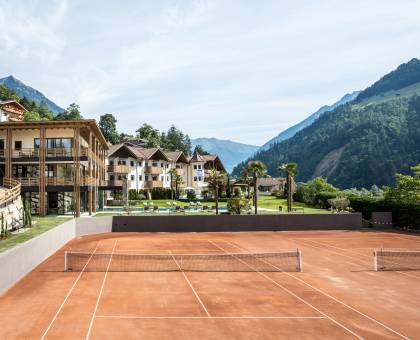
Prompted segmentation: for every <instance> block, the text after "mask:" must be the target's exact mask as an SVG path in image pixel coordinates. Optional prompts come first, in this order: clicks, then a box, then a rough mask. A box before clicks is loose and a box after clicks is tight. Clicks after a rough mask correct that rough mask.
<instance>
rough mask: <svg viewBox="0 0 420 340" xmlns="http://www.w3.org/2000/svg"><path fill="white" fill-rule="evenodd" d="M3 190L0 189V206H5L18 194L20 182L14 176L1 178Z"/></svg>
mask: <svg viewBox="0 0 420 340" xmlns="http://www.w3.org/2000/svg"><path fill="white" fill-rule="evenodd" d="M3 187H4V190H2V191H0V206H1V207H4V206H7V205H8V204H9V203H10V201H12V202H13V201H14V200H15V199H16V198H18V197H19V196H20V190H21V183H20V182H19V181H18V180H16V179H14V178H7V177H4V178H3Z"/></svg>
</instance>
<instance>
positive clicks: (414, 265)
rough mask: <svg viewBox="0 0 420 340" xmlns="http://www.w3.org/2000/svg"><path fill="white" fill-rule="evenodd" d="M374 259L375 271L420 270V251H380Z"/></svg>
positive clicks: (374, 255) (374, 254) (375, 252)
mask: <svg viewBox="0 0 420 340" xmlns="http://www.w3.org/2000/svg"><path fill="white" fill-rule="evenodd" d="M373 257H374V269H375V271H382V270H420V250H390V249H378V250H375V251H374V253H373Z"/></svg>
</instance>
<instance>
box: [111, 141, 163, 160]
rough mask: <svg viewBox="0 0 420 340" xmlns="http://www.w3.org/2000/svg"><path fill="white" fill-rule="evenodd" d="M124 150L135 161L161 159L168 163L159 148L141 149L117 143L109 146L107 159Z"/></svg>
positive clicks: (128, 144)
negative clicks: (135, 159)
mask: <svg viewBox="0 0 420 340" xmlns="http://www.w3.org/2000/svg"><path fill="white" fill-rule="evenodd" d="M121 150H124V151H125V152H127V153H129V154H130V155H131V156H132V157H134V158H137V159H146V160H148V159H152V158H157V159H163V160H165V161H169V160H170V159H169V158H168V156H167V155H166V154H165V153H164V152H163V150H162V149H160V148H141V147H136V146H133V145H131V144H130V143H119V144H115V145H111V146H110V147H109V151H108V157H111V156H113V155H115V154H116V153H117V152H119V151H121Z"/></svg>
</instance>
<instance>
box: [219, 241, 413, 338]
mask: <svg viewBox="0 0 420 340" xmlns="http://www.w3.org/2000/svg"><path fill="white" fill-rule="evenodd" d="M226 243H228V244H231V245H232V246H234V247H236V248H238V249H240V250H242V251H246V252H250V251H249V250H247V249H245V248H243V247H239V246H237V245H236V244H233V243H231V242H228V241H226ZM282 273H283V274H286V275H288V276H290V277H293V278H294V279H296V280H298V281H300V282H302V283H303V284H305V285H306V286H308V287H310V288H312V289H313V290H316V291H317V292H319V293H321V294H323V295H325V296H327V297H329V298H330V299H332V300H334V301H336V302H338V303H340V304H341V305H343V306H345V307H347V308H348V309H350V310H352V311H354V312H356V313H358V314H359V315H362V316H364V317H365V318H367V319H369V320H371V321H373V322H375V323H377V324H378V325H380V326H382V327H384V328H385V329H387V330H389V331H390V332H392V333H394V334H396V335H398V336H400V337H401V338H403V339H406V340H410V338H408V337H406V336H405V335H403V334H401V333H399V332H397V331H396V330H394V329H392V328H391V327H389V326H387V325H385V324H383V323H382V322H380V321H378V320H376V319H375V318H373V317H371V316H369V315H366V314H365V313H363V312H361V311H359V310H357V309H356V308H354V307H352V306H349V305H348V304H346V303H344V302H343V301H340V300H338V299H337V298H335V297H333V296H331V295H330V294H328V293H326V292H324V291H322V290H321V289H319V288H316V287H314V286H312V285H311V284H309V283H307V282H306V281H305V280H302V279H301V278H299V277H296V276H295V275H292V274H290V273H287V272H282Z"/></svg>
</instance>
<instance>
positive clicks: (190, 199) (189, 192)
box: [186, 189, 197, 202]
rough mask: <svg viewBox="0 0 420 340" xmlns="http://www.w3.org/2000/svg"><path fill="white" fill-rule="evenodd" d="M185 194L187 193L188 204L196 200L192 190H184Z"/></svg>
mask: <svg viewBox="0 0 420 340" xmlns="http://www.w3.org/2000/svg"><path fill="white" fill-rule="evenodd" d="M186 193H187V200H188V202H192V201H195V200H196V199H197V195H196V193H195V191H194V190H192V189H189V190H186Z"/></svg>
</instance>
